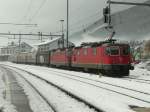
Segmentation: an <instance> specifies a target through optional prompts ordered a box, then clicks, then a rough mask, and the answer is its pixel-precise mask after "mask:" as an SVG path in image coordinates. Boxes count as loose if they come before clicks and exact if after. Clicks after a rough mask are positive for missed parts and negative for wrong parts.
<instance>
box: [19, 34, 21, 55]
mask: <svg viewBox="0 0 150 112" xmlns="http://www.w3.org/2000/svg"><path fill="white" fill-rule="evenodd" d="M20 52H21V35H19V54H20Z"/></svg>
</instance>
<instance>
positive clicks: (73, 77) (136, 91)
mask: <svg viewBox="0 0 150 112" xmlns="http://www.w3.org/2000/svg"><path fill="white" fill-rule="evenodd" d="M51 72H53V73H54V74H55V75H57V76H60V77H64V78H67V79H71V80H75V81H78V82H82V83H85V84H88V85H92V86H94V87H97V88H100V89H104V90H107V91H111V92H114V93H118V94H121V95H124V96H127V97H130V98H133V99H136V100H139V101H142V102H145V103H150V101H148V100H144V99H142V98H138V97H135V96H132V95H129V94H125V93H122V92H120V91H115V90H113V89H109V88H106V87H103V86H100V85H96V84H93V83H90V82H87V81H94V82H98V83H101V84H105V85H110V86H113V87H117V88H120V89H125V90H129V91H130V92H135V93H138V94H143V95H147V96H149V97H150V93H147V92H142V91H139V90H135V89H130V88H126V87H123V86H119V85H114V84H110V83H107V82H104V81H98V80H94V79H90V78H85V77H82V76H76V75H72V74H68V73H64V72H58V71H55V70H51ZM62 74H63V75H62ZM70 76H71V77H70ZM80 79H84V81H83V80H82V81H81V80H80Z"/></svg>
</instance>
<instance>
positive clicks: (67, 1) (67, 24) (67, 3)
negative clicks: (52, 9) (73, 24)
mask: <svg viewBox="0 0 150 112" xmlns="http://www.w3.org/2000/svg"><path fill="white" fill-rule="evenodd" d="M68 30H69V0H67V34H66V36H67V48H69V45H68V35H69V31H68Z"/></svg>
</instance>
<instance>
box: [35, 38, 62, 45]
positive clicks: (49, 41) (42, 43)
mask: <svg viewBox="0 0 150 112" xmlns="http://www.w3.org/2000/svg"><path fill="white" fill-rule="evenodd" d="M60 38H62V37H58V38H54V39H52V40H47V41H45V42H41V43H39V44H36V45H37V46H40V45H45V44H49V43H51V42H54V41H56V40H58V39H60Z"/></svg>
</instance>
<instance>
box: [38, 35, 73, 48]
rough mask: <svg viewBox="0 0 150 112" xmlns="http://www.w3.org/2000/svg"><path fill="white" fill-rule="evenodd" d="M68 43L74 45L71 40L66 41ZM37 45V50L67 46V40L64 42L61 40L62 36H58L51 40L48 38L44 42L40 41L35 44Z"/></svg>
mask: <svg viewBox="0 0 150 112" xmlns="http://www.w3.org/2000/svg"><path fill="white" fill-rule="evenodd" d="M63 43H64V44H63ZM68 45H69V46H74V44H73V43H71V42H68ZM37 46H38V50H39V51H50V50H53V49H58V48H63V47H67V41H66V40H64V42H63V39H62V37H60V38H55V39H53V40H48V41H46V42H42V43H40V44H37Z"/></svg>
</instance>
